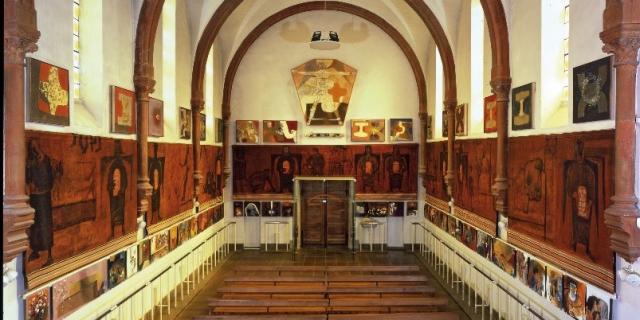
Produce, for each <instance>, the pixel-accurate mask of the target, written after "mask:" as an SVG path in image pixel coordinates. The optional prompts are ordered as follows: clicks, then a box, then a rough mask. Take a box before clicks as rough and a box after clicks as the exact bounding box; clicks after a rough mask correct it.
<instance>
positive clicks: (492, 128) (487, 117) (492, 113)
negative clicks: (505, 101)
mask: <svg viewBox="0 0 640 320" xmlns="http://www.w3.org/2000/svg"><path fill="white" fill-rule="evenodd" d="M497 130H498V108H496V95H495V94H492V95H490V96H488V97H485V98H484V132H485V133H489V132H496V131H497Z"/></svg>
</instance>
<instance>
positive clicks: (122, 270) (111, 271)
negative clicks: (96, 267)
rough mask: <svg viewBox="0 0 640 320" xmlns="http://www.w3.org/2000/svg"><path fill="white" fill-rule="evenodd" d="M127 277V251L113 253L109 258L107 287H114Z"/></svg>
mask: <svg viewBox="0 0 640 320" xmlns="http://www.w3.org/2000/svg"><path fill="white" fill-rule="evenodd" d="M126 279H127V251H126V250H125V251H122V252H119V253H117V254H114V255H112V256H111V257H109V260H107V287H108V288H109V289H111V288H114V287H115V286H117V285H118V284H120V283H122V282H123V281H124V280H126Z"/></svg>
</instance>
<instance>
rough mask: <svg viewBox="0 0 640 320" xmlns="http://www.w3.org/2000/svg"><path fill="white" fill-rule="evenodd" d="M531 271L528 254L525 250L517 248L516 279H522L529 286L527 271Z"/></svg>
mask: <svg viewBox="0 0 640 320" xmlns="http://www.w3.org/2000/svg"><path fill="white" fill-rule="evenodd" d="M528 271H529V264H528V260H527V256H526V255H525V254H524V252H522V251H520V250H517V251H516V279H518V281H520V282H521V283H522V284H524V285H525V286H528V285H529V284H528V282H527V280H528V279H527V272H528Z"/></svg>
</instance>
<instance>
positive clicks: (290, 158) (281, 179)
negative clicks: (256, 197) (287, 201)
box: [271, 146, 302, 193]
mask: <svg viewBox="0 0 640 320" xmlns="http://www.w3.org/2000/svg"><path fill="white" fill-rule="evenodd" d="M289 150H290V149H289V147H288V146H285V147H283V148H282V153H281V154H279V155H272V156H271V158H272V164H273V168H275V170H272V172H273V173H275V178H276V179H275V181H276V188H277V189H276V192H278V193H282V192H285V193H286V192H293V177H294V175H296V174H299V173H300V171H301V169H302V168H301V166H302V155H301V154H299V153H291V152H290V151H289Z"/></svg>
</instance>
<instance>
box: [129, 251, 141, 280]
mask: <svg viewBox="0 0 640 320" xmlns="http://www.w3.org/2000/svg"><path fill="white" fill-rule="evenodd" d="M128 251H129V252H127V277H128V278H130V277H131V276H133V275H134V274H136V273H137V272H138V246H131V247H129V250H128Z"/></svg>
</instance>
